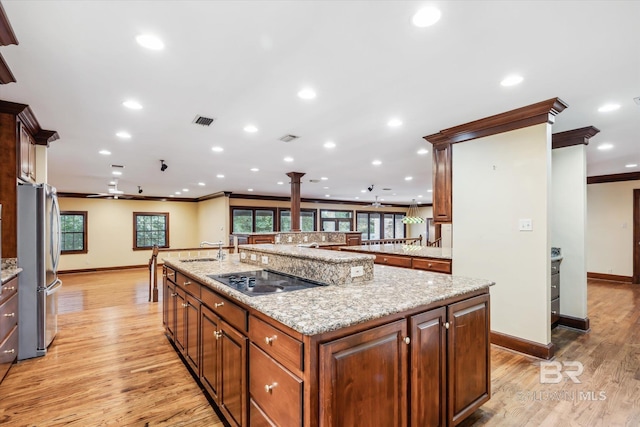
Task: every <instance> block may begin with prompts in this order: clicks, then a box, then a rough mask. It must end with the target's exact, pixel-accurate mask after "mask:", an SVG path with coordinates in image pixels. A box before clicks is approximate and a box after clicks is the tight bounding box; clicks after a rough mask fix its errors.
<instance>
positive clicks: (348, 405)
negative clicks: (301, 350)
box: [319, 320, 409, 427]
mask: <svg viewBox="0 0 640 427" xmlns="http://www.w3.org/2000/svg"><path fill="white" fill-rule="evenodd" d="M405 338H407V324H406V321H405V320H400V321H397V322H393V323H389V324H386V325H383V326H379V327H377V328H373V329H370V330H366V331H363V332H360V333H357V334H353V335H349V336H347V337H344V338H341V339H338V340H336V341H332V342H329V343H326V344H323V345H322V346H321V347H320V378H319V383H320V385H319V389H320V407H321V411H320V414H321V415H320V424H321V425H325V426H356V425H362V426H376V425H378V426H389V427H391V426H398V427H400V426H405V425H406V424H407V420H406V418H407V383H408V381H407V372H408V369H407V366H408V359H407V354H408V348H409V346H408V345H407V343H406V342H405Z"/></svg>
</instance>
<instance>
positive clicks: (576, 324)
mask: <svg viewBox="0 0 640 427" xmlns="http://www.w3.org/2000/svg"><path fill="white" fill-rule="evenodd" d="M558 325H561V326H566V327H568V328H573V329H578V330H580V331H584V332H589V331H590V330H591V328H590V326H589V318H588V317H585V318H584V319H581V318H580V317H573V316H564V315H562V314H561V315H560V320H558Z"/></svg>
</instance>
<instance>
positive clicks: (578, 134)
mask: <svg viewBox="0 0 640 427" xmlns="http://www.w3.org/2000/svg"><path fill="white" fill-rule="evenodd" d="M599 132H600V129H598V128H597V127H594V126H587V127H583V128H580V129H573V130H567V131H564V132H558V133H554V134H553V135H551V148H564V147H571V146H573V145H588V144H589V139H590V138H593V137H594V136H595V135H597V134H598V133H599Z"/></svg>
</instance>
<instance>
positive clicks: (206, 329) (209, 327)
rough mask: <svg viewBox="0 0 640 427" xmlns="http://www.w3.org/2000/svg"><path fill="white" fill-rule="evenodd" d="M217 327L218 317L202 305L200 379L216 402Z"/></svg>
mask: <svg viewBox="0 0 640 427" xmlns="http://www.w3.org/2000/svg"><path fill="white" fill-rule="evenodd" d="M219 329H220V318H219V317H218V316H216V315H215V314H214V313H213V311H211V310H209V309H208V308H207V307H205V306H202V308H201V314H200V341H201V342H202V346H201V351H202V354H201V357H200V381H201V382H202V385H204V388H205V389H206V390H207V391H208V392H209V394H210V395H211V397H212V398H213V400H214V401H215V402H216V403H217V402H218V401H219V396H218V384H219V381H220V365H219V363H218V353H219V349H218V347H219V346H218V343H219V341H220V337H219V332H218V330H219Z"/></svg>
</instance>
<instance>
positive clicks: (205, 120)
mask: <svg viewBox="0 0 640 427" xmlns="http://www.w3.org/2000/svg"><path fill="white" fill-rule="evenodd" d="M213 120H214V119H212V118H210V117H204V116H196V118H195V119H193V123H195V124H197V125H201V126H209V125H211V123H213Z"/></svg>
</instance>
